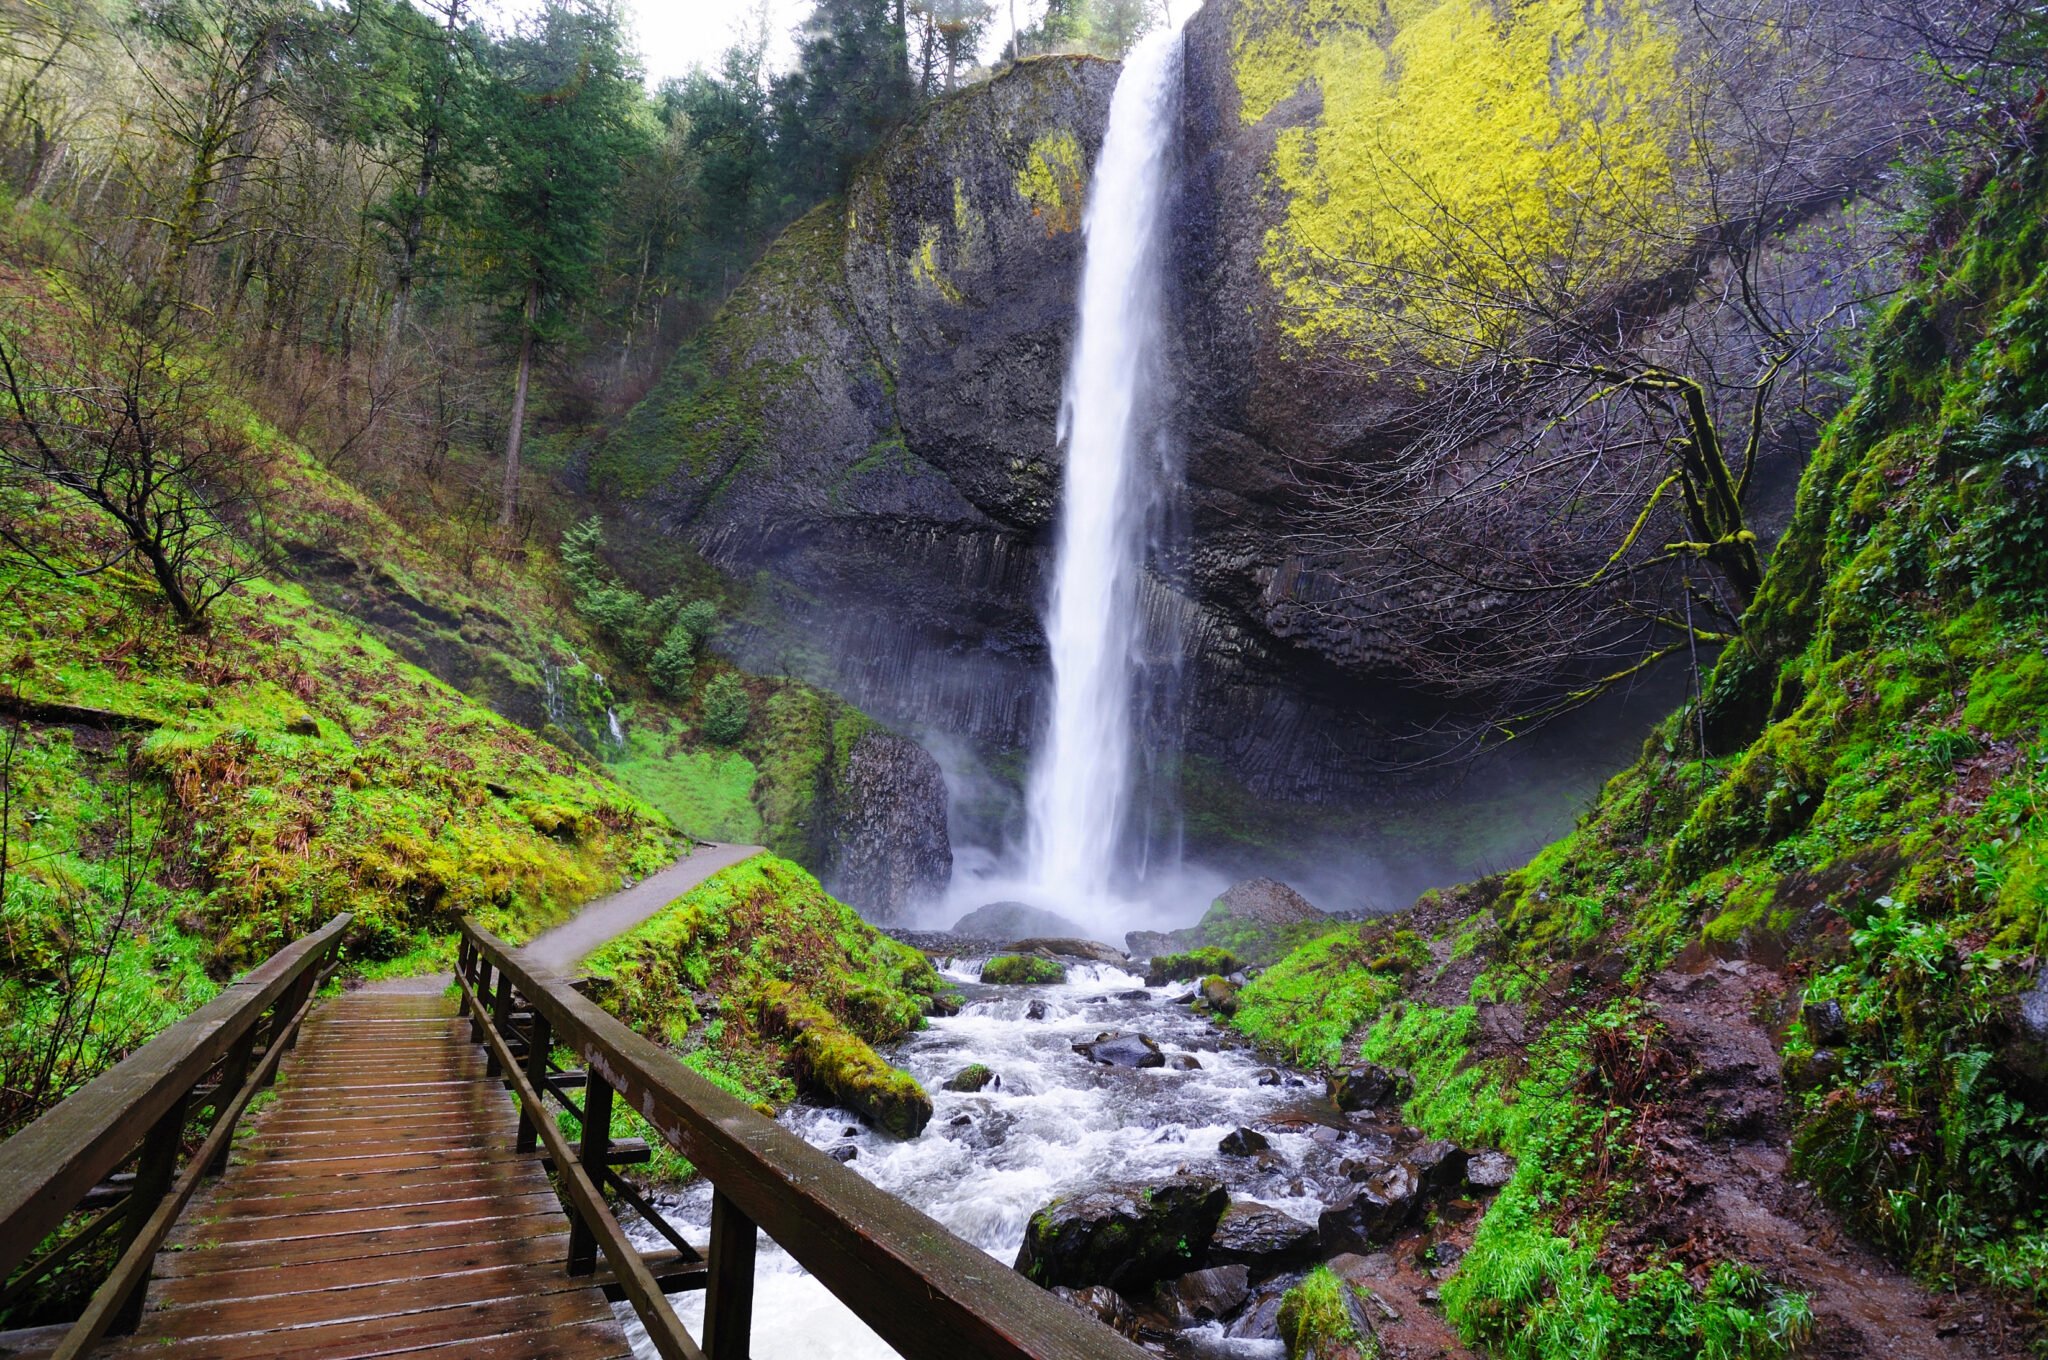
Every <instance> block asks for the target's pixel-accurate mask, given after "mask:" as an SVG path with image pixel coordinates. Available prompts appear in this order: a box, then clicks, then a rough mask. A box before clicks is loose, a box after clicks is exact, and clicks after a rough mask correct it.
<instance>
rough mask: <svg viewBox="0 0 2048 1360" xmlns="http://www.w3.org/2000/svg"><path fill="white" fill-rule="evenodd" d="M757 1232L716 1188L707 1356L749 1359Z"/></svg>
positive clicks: (707, 1296)
mask: <svg viewBox="0 0 2048 1360" xmlns="http://www.w3.org/2000/svg"><path fill="white" fill-rule="evenodd" d="M759 1236H760V1230H759V1229H757V1228H756V1227H755V1226H754V1222H753V1220H752V1219H750V1218H748V1217H747V1216H746V1215H745V1214H743V1213H741V1212H740V1207H739V1205H737V1204H734V1203H733V1202H732V1201H731V1200H729V1199H727V1198H726V1197H725V1192H724V1191H722V1190H719V1189H717V1188H715V1187H714V1188H713V1189H712V1191H711V1261H710V1267H709V1273H710V1278H709V1281H708V1282H707V1284H706V1287H705V1289H706V1292H705V1295H704V1354H705V1357H706V1360H747V1348H748V1346H749V1344H750V1343H751V1341H752V1339H753V1335H752V1334H753V1329H754V1249H755V1247H756V1246H757V1245H758V1243H759Z"/></svg>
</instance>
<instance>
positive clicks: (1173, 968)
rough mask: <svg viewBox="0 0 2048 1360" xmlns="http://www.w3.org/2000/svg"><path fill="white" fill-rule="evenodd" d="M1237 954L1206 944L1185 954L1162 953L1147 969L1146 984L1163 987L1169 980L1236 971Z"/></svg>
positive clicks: (1185, 979) (1182, 979)
mask: <svg viewBox="0 0 2048 1360" xmlns="http://www.w3.org/2000/svg"><path fill="white" fill-rule="evenodd" d="M1236 971H1237V956H1236V955H1235V954H1232V953H1231V952H1230V951H1229V950H1227V949H1219V948H1216V947H1215V946H1213V945H1205V946H1203V947H1202V948H1200V949H1190V950H1189V951H1187V952H1186V953H1185V954H1161V955H1159V956H1158V957H1157V958H1155V959H1153V960H1152V962H1151V964H1150V966H1149V967H1147V968H1146V970H1145V985H1146V986H1148V987H1163V986H1165V985H1166V984H1167V983H1169V982H1186V981H1187V980H1188V979H1190V978H1199V977H1205V976H1207V975H1208V974H1210V973H1235V972H1236Z"/></svg>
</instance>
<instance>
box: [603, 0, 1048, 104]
mask: <svg viewBox="0 0 2048 1360" xmlns="http://www.w3.org/2000/svg"><path fill="white" fill-rule="evenodd" d="M628 2H629V4H630V6H631V8H632V10H633V13H634V19H635V25H636V27H637V29H638V31H639V36H640V54H641V56H642V57H643V58H645V59H646V62H647V83H648V84H649V85H650V86H651V85H655V84H658V83H660V82H661V81H662V80H663V79H664V78H666V77H668V76H679V75H682V74H683V73H685V72H686V71H688V70H689V69H690V68H691V67H692V66H696V65H699V64H700V63H701V64H702V65H704V66H707V67H710V68H712V69H714V70H715V69H717V66H718V58H719V57H720V55H722V54H723V53H724V51H725V49H726V48H728V47H730V46H732V43H733V40H734V39H735V38H737V37H738V36H739V34H740V30H741V28H742V27H743V26H745V25H747V24H748V23H750V22H751V20H752V17H753V15H754V13H755V11H756V10H757V9H758V8H759V7H760V5H761V3H762V0H628ZM767 4H768V16H769V17H768V32H769V35H770V42H769V47H768V64H769V65H770V66H771V67H773V68H774V69H776V70H778V71H779V70H784V69H787V68H788V66H789V65H790V63H791V62H793V61H794V60H795V59H796V44H795V42H794V41H793V40H792V39H791V37H790V32H791V30H792V29H794V28H795V27H796V25H797V24H798V23H800V22H801V21H802V20H803V17H804V16H805V15H806V14H808V13H810V9H811V0H767ZM1043 8H1044V0H1016V9H1017V22H1018V23H1019V24H1029V23H1030V22H1031V16H1032V15H1033V14H1034V13H1036V12H1037V11H1038V10H1040V9H1043ZM1009 20H1010V9H1009V0H996V22H995V24H994V25H993V28H994V30H995V31H994V32H991V33H990V35H989V38H990V41H989V43H988V49H989V50H988V52H987V53H986V54H985V55H987V56H993V55H994V54H995V53H996V52H997V51H998V50H999V49H1000V48H1001V47H1002V45H1003V44H1004V43H1006V42H1008V41H1009V39H1010V22H1009Z"/></svg>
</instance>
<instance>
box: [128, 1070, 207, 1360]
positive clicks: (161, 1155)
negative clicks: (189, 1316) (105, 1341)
mask: <svg viewBox="0 0 2048 1360" xmlns="http://www.w3.org/2000/svg"><path fill="white" fill-rule="evenodd" d="M189 1099H190V1097H189V1096H184V1095H181V1096H179V1097H178V1098H177V1099H176V1100H174V1101H172V1102H171V1108H170V1109H168V1110H165V1111H164V1113H163V1117H162V1118H160V1119H158V1120H157V1121H156V1123H155V1124H154V1125H152V1126H151V1127H150V1130H149V1132H148V1133H147V1134H145V1135H143V1139H142V1152H141V1155H140V1156H138V1157H137V1158H136V1162H135V1189H134V1190H133V1191H132V1192H131V1193H130V1194H129V1196H128V1210H127V1213H126V1214H125V1215H124V1216H123V1218H122V1221H121V1236H120V1239H119V1242H118V1243H117V1245H116V1246H115V1249H114V1259H115V1260H117V1261H118V1260H119V1259H121V1257H122V1256H123V1255H124V1254H126V1252H127V1250H128V1248H129V1247H130V1246H131V1245H133V1244H134V1242H135V1239H136V1238H137V1237H138V1236H140V1235H141V1233H142V1227H143V1225H144V1224H145V1223H147V1222H149V1216H150V1215H151V1214H153V1213H155V1212H156V1206H157V1205H158V1204H160V1203H162V1202H163V1197H164V1196H165V1195H168V1194H169V1193H171V1182H172V1181H173V1180H175V1179H177V1175H178V1153H179V1152H180V1151H181V1150H182V1148H183V1146H184V1142H185V1106H186V1104H187V1103H188V1101H189ZM148 1294H149V1272H148V1271H147V1270H145V1271H143V1273H142V1278H141V1279H139V1280H137V1281H136V1282H135V1288H134V1289H132V1290H131V1291H129V1294H128V1297H127V1298H125V1299H123V1300H121V1306H120V1308H119V1309H117V1310H116V1311H115V1313H114V1320H113V1322H112V1323H110V1324H109V1325H108V1327H107V1331H108V1333H109V1334H110V1335H114V1336H125V1335H127V1334H128V1333H129V1332H132V1331H134V1330H135V1327H136V1324H137V1323H139V1322H141V1321H142V1304H143V1300H144V1299H145V1298H146V1297H147V1296H148Z"/></svg>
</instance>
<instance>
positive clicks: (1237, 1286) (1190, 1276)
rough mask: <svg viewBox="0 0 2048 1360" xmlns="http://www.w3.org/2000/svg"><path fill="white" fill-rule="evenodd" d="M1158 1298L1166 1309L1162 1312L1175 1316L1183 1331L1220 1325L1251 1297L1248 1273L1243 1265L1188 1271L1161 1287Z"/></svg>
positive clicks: (1249, 1274) (1249, 1273) (1249, 1275)
mask: <svg viewBox="0 0 2048 1360" xmlns="http://www.w3.org/2000/svg"><path fill="white" fill-rule="evenodd" d="M1159 1294H1160V1302H1161V1303H1162V1304H1165V1305H1166V1308H1165V1309H1164V1310H1162V1311H1167V1312H1168V1313H1169V1314H1170V1315H1171V1316H1174V1317H1175V1318H1176V1320H1177V1321H1178V1322H1179V1324H1180V1325H1181V1326H1182V1327H1193V1326H1196V1325H1198V1324H1200V1323H1203V1322H1213V1321H1221V1320H1223V1319H1225V1318H1228V1317H1229V1316H1230V1315H1231V1314H1233V1313H1235V1312H1236V1311H1237V1310H1238V1309H1239V1308H1241V1307H1243V1306H1244V1302H1245V1300H1246V1299H1248V1298H1250V1297H1251V1272H1250V1271H1248V1270H1247V1269H1246V1268H1245V1267H1244V1266H1242V1265H1227V1266H1211V1267H1209V1268H1208V1269H1206V1270H1191V1271H1189V1272H1188V1273H1187V1274H1185V1275H1183V1276H1181V1277H1180V1278H1179V1279H1177V1280H1169V1281H1167V1282H1166V1283H1165V1284H1162V1285H1160V1286H1159Z"/></svg>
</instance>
